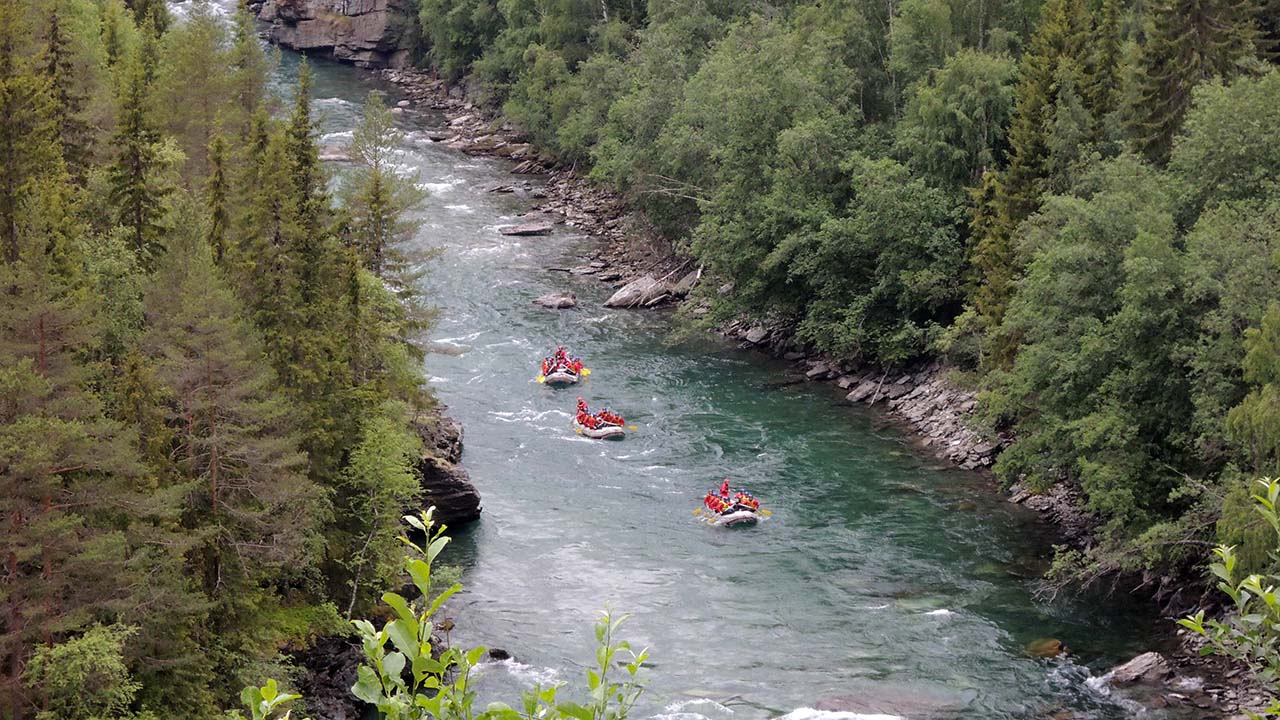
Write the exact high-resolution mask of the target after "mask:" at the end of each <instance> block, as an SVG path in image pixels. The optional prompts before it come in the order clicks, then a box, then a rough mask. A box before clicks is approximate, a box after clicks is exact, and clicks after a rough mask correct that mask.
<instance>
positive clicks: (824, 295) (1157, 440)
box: [419, 0, 1280, 608]
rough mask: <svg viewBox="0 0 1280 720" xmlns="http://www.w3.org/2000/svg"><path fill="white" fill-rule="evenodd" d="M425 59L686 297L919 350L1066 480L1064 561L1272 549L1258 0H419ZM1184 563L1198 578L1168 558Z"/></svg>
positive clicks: (1174, 592) (1010, 469)
mask: <svg viewBox="0 0 1280 720" xmlns="http://www.w3.org/2000/svg"><path fill="white" fill-rule="evenodd" d="M419 9H420V20H421V26H422V28H423V30H424V34H425V40H426V44H427V46H428V61H429V62H431V63H433V64H434V66H435V67H436V68H437V69H438V70H439V72H441V73H443V74H444V75H445V76H446V77H448V78H450V79H452V80H455V81H459V82H464V83H466V84H467V86H468V87H469V89H470V90H471V95H472V97H473V98H474V99H475V100H476V101H477V102H480V103H482V104H483V105H485V106H487V107H488V108H489V109H490V110H492V111H494V112H498V113H501V114H502V115H503V116H504V117H505V118H506V119H507V120H508V121H510V122H511V123H513V124H514V125H516V126H517V127H518V128H520V129H521V130H522V131H523V132H524V133H526V134H527V135H528V136H529V137H530V138H531V139H532V140H533V141H534V142H535V143H536V144H537V146H538V147H539V149H540V152H541V153H542V154H543V155H544V156H546V157H548V158H550V159H552V160H555V161H558V162H560V163H563V164H565V165H574V166H576V167H577V168H578V169H579V170H581V171H584V172H587V173H588V174H589V175H590V177H592V178H594V179H596V180H598V181H600V182H603V183H607V184H609V185H611V186H612V187H614V188H616V189H617V190H618V191H620V192H621V193H623V194H624V196H625V197H626V198H627V199H628V200H629V203H630V205H631V206H632V207H633V208H634V209H635V210H636V211H638V215H639V219H640V221H641V222H642V223H643V224H644V225H645V226H647V231H648V232H649V233H650V234H651V235H653V236H655V237H657V238H659V239H660V240H663V241H666V242H668V243H670V244H671V245H672V246H673V247H674V249H675V251H676V252H678V253H682V254H686V255H688V256H690V257H692V259H694V260H695V261H696V262H697V263H700V264H702V265H704V266H705V267H706V269H707V270H708V272H709V273H710V274H711V277H712V278H713V280H714V282H704V283H703V284H702V286H701V288H702V289H701V290H700V293H701V295H702V297H701V300H702V305H703V306H704V307H708V306H709V307H710V312H709V313H708V314H707V315H706V318H705V319H706V321H707V322H710V323H719V322H724V321H727V320H729V319H732V318H738V317H741V316H744V315H745V316H748V317H752V318H756V319H764V320H773V321H781V322H786V323H790V324H791V325H792V326H793V327H794V328H795V332H796V335H797V338H798V339H799V340H800V341H801V342H803V343H805V344H807V345H808V346H809V347H811V348H812V349H814V350H817V351H820V352H823V353H825V354H827V355H829V356H831V357H833V358H835V359H837V360H841V361H849V362H860V363H875V364H880V365H883V366H889V367H892V366H895V365H898V366H902V365H904V364H907V363H910V362H913V361H918V360H920V359H921V358H924V357H929V356H933V357H941V358H944V359H947V360H949V361H951V362H952V363H953V364H954V365H956V366H958V367H959V368H960V370H961V375H962V376H963V378H964V379H966V380H967V381H968V382H969V383H970V384H972V385H973V386H974V387H975V388H977V389H979V390H980V391H981V414H982V417H983V420H984V421H985V422H986V424H987V425H988V427H989V428H990V429H992V430H994V431H997V432H1000V433H1002V434H1004V435H1006V436H1008V437H1011V438H1012V439H1013V440H1012V443H1011V445H1010V446H1009V447H1008V449H1007V450H1005V451H1004V452H1003V454H1002V455H1001V456H1000V458H999V460H998V463H997V465H996V472H997V474H998V475H999V477H1000V478H1001V479H1003V480H1004V481H1005V482H1008V483H1012V482H1015V481H1017V482H1021V483H1022V484H1023V486H1024V487H1027V488H1030V489H1032V490H1037V491H1045V490H1047V489H1049V488H1050V487H1052V486H1053V485H1054V484H1057V483H1070V484H1072V485H1077V486H1079V487H1080V489H1081V490H1082V494H1083V497H1084V502H1085V504H1086V509H1087V511H1088V512H1089V513H1090V514H1091V516H1092V517H1093V518H1094V520H1095V523H1096V529H1095V532H1094V540H1095V541H1094V542H1092V543H1091V544H1090V545H1089V547H1087V548H1085V549H1077V550H1070V551H1064V552H1063V553H1062V554H1061V555H1060V557H1059V562H1058V563H1057V566H1056V569H1055V576H1056V577H1057V578H1059V579H1061V580H1063V581H1064V582H1066V581H1072V580H1074V581H1081V580H1083V581H1085V582H1090V581H1097V580H1099V579H1103V578H1105V579H1108V580H1117V579H1119V580H1123V581H1125V582H1126V583H1127V586H1129V587H1132V586H1135V585H1139V584H1140V585H1143V586H1145V587H1148V588H1149V589H1152V590H1154V591H1155V592H1156V593H1157V594H1159V595H1161V596H1164V597H1166V598H1170V599H1171V600H1173V601H1175V602H1177V603H1179V604H1178V606H1177V607H1179V608H1185V607H1187V606H1188V605H1189V604H1192V603H1195V602H1196V599H1197V597H1198V596H1199V595H1200V591H1199V590H1197V589H1196V588H1197V586H1200V587H1203V586H1202V585H1201V584H1200V583H1199V582H1198V580H1196V578H1197V577H1198V576H1199V574H1200V573H1201V570H1202V567H1203V560H1204V556H1205V553H1206V551H1207V549H1208V548H1209V547H1211V546H1212V545H1213V544H1214V543H1215V542H1217V541H1223V542H1227V543H1229V544H1232V545H1237V546H1238V548H1237V551H1236V552H1237V557H1238V558H1239V562H1240V563H1241V566H1242V567H1247V568H1250V569H1254V570H1260V569H1263V568H1266V567H1268V566H1270V564H1271V563H1272V561H1271V560H1270V559H1269V555H1268V552H1269V550H1270V549H1271V543H1270V542H1269V540H1268V536H1267V531H1266V527H1265V525H1264V524H1263V523H1262V522H1261V521H1260V520H1259V518H1257V517H1256V516H1255V515H1254V514H1253V513H1252V512H1251V511H1250V509H1249V506H1250V502H1251V501H1250V499H1249V496H1250V483H1251V482H1252V478H1254V477H1257V476H1259V475H1266V474H1274V473H1276V472H1277V470H1278V468H1277V462H1280V424H1278V423H1277V421H1278V420H1280V405H1277V404H1276V402H1275V393H1276V392H1277V389H1276V388H1277V385H1276V383H1277V382H1278V380H1277V375H1278V371H1277V368H1280V345H1277V343H1276V341H1275V338H1276V335H1277V333H1280V305H1277V304H1276V297H1277V294H1276V291H1277V289H1280V267H1278V266H1277V260H1276V258H1277V254H1276V253H1277V250H1280V193H1278V192H1277V184H1276V182H1275V179H1276V177H1277V176H1280V155H1278V154H1277V150H1276V148H1277V145H1276V142H1275V139H1276V138H1277V137H1280V134H1278V133H1280V122H1278V121H1277V118H1276V115H1275V113H1274V111H1273V110H1274V108H1275V107H1276V106H1277V103H1278V102H1280V72H1278V71H1277V70H1276V69H1275V68H1274V66H1273V64H1272V61H1273V59H1274V57H1275V54H1274V51H1275V41H1276V40H1277V38H1278V37H1280V36H1278V35H1277V30H1278V27H1277V18H1278V17H1280V15H1277V12H1276V6H1275V4H1274V3H1270V2H1262V1H1257V2H1255V1H1254V0H1153V1H1152V2H1144V3H1131V2H1125V0H1046V2H1044V3H1040V2H1011V1H1003V2H1002V1H1000V0H995V1H988V2H971V1H970V0H899V1H895V2H889V3H883V2H869V1H867V0H836V1H834V2H813V1H804V0H797V1H794V2H786V1H783V0H779V1H776V2H763V1H761V2H746V3H744V2H721V1H718V0H695V1H693V2H683V1H681V2H676V1H674V0H651V1H650V2H636V1H635V0H421V2H420V4H419ZM1188 578H1191V579H1190V580H1189V581H1188Z"/></svg>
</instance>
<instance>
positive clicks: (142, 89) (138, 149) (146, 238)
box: [110, 58, 172, 264]
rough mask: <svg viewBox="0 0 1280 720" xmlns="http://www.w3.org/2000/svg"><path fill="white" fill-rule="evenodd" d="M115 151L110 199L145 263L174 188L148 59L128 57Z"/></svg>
mask: <svg viewBox="0 0 1280 720" xmlns="http://www.w3.org/2000/svg"><path fill="white" fill-rule="evenodd" d="M126 62H128V63H129V65H128V66H127V68H126V78H125V86H124V96H123V97H122V98H121V99H120V123H119V128H118V129H117V131H116V135H115V145H116V148H117V154H116V159H115V162H114V163H113V164H112V166H111V168H110V182H111V194H110V197H111V201H112V203H113V204H114V205H115V209H116V214H117V219H118V221H119V223H120V224H121V225H123V226H124V227H125V228H126V229H127V230H128V231H129V237H130V239H131V241H132V242H133V249H134V251H135V252H136V253H138V256H139V258H140V259H141V260H142V262H143V263H144V264H146V263H148V262H150V260H151V259H152V258H153V257H154V256H155V255H156V254H157V253H158V252H159V250H160V236H161V234H162V233H163V232H164V229H165V223H164V221H165V200H166V198H167V196H168V195H169V194H170V193H171V192H172V188H171V187H170V186H169V184H168V183H167V182H165V178H164V177H163V164H164V159H163V158H162V155H161V138H160V134H159V132H158V131H157V130H156V128H155V125H154V123H153V120H152V108H151V84H150V82H149V81H148V80H147V77H146V75H147V73H146V70H145V62H144V61H143V60H140V59H137V58H134V59H130V60H128V61H126Z"/></svg>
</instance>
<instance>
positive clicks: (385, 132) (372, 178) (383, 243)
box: [342, 92, 426, 291]
mask: <svg viewBox="0 0 1280 720" xmlns="http://www.w3.org/2000/svg"><path fill="white" fill-rule="evenodd" d="M400 139H401V136H400V133H399V132H397V131H396V129H395V125H394V116H393V115H392V114H391V111H390V110H389V109H388V108H387V106H386V104H385V103H383V101H382V94H381V93H378V92H372V93H369V97H368V99H367V100H366V101H365V105H364V119H363V121H362V122H361V123H360V126H359V127H357V128H356V130H355V132H354V134H353V136H352V139H351V148H350V151H351V157H352V160H353V162H354V165H355V168H354V171H353V172H352V173H351V174H350V176H348V177H347V178H346V182H345V184H344V186H343V188H344V192H343V195H342V201H343V209H345V210H346V211H347V214H348V215H349V216H350V231H349V232H350V238H351V242H352V243H353V244H354V246H355V247H356V248H357V250H359V252H360V257H361V260H362V261H363V263H364V266H365V267H366V268H368V269H369V270H370V271H371V272H373V274H374V275H377V276H378V277H380V278H383V279H385V280H387V281H389V282H391V283H393V285H394V286H395V287H396V289H397V290H401V291H411V290H412V288H411V287H410V286H411V283H412V280H413V278H412V277H411V276H408V275H406V273H407V272H408V270H409V268H410V266H411V265H412V264H413V263H414V260H415V259H414V258H412V257H411V255H410V254H409V252H408V249H407V248H406V245H407V244H408V242H409V241H410V240H412V238H413V236H414V234H415V233H417V231H418V230H419V228H421V227H422V222H421V221H420V220H415V219H412V218H410V217H408V214H409V213H410V212H412V211H413V210H415V209H416V208H417V207H418V206H419V205H420V204H421V203H422V201H423V200H425V199H426V192H424V191H423V190H421V189H419V188H418V186H417V184H416V183H415V182H414V178H405V177H401V176H400V175H398V174H397V173H396V170H395V167H394V162H395V158H396V153H397V144H398V143H399V142H400Z"/></svg>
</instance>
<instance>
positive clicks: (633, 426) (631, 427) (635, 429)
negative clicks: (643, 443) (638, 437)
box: [629, 425, 640, 432]
mask: <svg viewBox="0 0 1280 720" xmlns="http://www.w3.org/2000/svg"><path fill="white" fill-rule="evenodd" d="M629 427H630V429H631V432H635V431H637V430H639V429H640V428H638V427H636V426H635V425H631V426H629Z"/></svg>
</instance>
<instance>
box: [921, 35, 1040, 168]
mask: <svg viewBox="0 0 1280 720" xmlns="http://www.w3.org/2000/svg"><path fill="white" fill-rule="evenodd" d="M1016 67H1017V66H1016V64H1015V63H1014V60H1013V58H1012V57H1009V56H1008V55H993V54H989V53H984V52H981V51H979V50H961V51H960V52H958V53H956V54H955V55H954V56H952V57H951V58H949V59H948V60H947V62H946V64H945V65H943V66H942V67H941V69H939V70H938V71H937V72H935V73H932V74H931V75H930V76H929V77H928V78H927V79H925V80H922V81H921V82H920V83H918V84H916V85H914V86H913V87H912V88H911V90H910V91H909V98H908V100H907V106H906V110H905V111H904V113H903V118H902V122H900V123H899V124H898V126H897V130H896V133H897V137H898V139H897V148H898V150H899V152H900V153H901V154H902V156H903V157H904V158H905V161H906V164H907V166H908V167H910V168H911V170H912V171H914V172H915V173H916V174H917V175H919V176H920V177H921V178H924V179H926V180H928V181H930V182H933V183H936V184H940V185H943V186H944V187H954V188H960V187H967V186H971V185H974V184H975V183H977V182H978V181H979V180H980V179H981V177H982V174H983V172H984V171H986V170H987V169H989V168H994V167H996V165H997V163H998V161H999V160H1000V158H1002V157H1003V156H1004V153H1005V150H1006V147H1007V145H1006V139H1005V129H1006V128H1007V127H1008V125H1009V118H1010V116H1011V115H1012V114H1013V87H1014V82H1015V80H1016V78H1017V70H1016Z"/></svg>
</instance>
